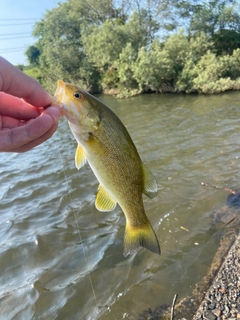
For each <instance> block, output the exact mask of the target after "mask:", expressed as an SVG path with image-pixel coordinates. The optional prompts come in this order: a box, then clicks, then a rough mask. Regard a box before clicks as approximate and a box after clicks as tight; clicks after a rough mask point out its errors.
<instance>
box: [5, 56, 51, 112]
mask: <svg viewBox="0 0 240 320" xmlns="http://www.w3.org/2000/svg"><path fill="white" fill-rule="evenodd" d="M0 91H4V92H6V93H9V94H11V95H14V96H16V97H19V98H23V99H24V100H25V101H27V102H28V103H30V104H32V105H34V106H36V107H46V106H49V105H51V104H52V102H53V99H52V97H51V96H50V94H49V93H47V92H46V91H45V90H44V89H43V87H42V86H41V85H40V83H39V82H38V81H37V80H35V79H33V78H31V77H29V76H27V75H26V74H24V73H23V72H22V71H20V70H19V69H18V68H16V67H14V66H13V65H12V64H11V63H9V62H8V61H7V60H5V59H4V58H2V57H0Z"/></svg>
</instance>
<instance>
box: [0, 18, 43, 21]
mask: <svg viewBox="0 0 240 320" xmlns="http://www.w3.org/2000/svg"><path fill="white" fill-rule="evenodd" d="M16 20H40V18H21V19H20V18H19V19H10V18H9V19H0V21H16Z"/></svg>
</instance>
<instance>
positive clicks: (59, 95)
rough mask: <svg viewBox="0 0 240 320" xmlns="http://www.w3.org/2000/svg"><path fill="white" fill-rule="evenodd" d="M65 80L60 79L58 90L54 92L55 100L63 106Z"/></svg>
mask: <svg viewBox="0 0 240 320" xmlns="http://www.w3.org/2000/svg"><path fill="white" fill-rule="evenodd" d="M65 86H66V84H65V82H64V81H62V80H58V82H57V90H56V92H55V94H54V97H53V99H54V102H55V103H56V104H60V106H61V107H62V98H63V93H64V90H65Z"/></svg>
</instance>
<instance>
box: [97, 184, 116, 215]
mask: <svg viewBox="0 0 240 320" xmlns="http://www.w3.org/2000/svg"><path fill="white" fill-rule="evenodd" d="M116 205H117V202H116V201H115V200H114V199H113V198H112V197H111V196H110V195H109V193H108V192H107V191H106V190H105V189H104V188H103V186H101V185H99V187H98V193H97V197H96V201H95V206H96V208H97V209H98V210H99V211H105V212H107V211H112V210H113V209H115V207H116Z"/></svg>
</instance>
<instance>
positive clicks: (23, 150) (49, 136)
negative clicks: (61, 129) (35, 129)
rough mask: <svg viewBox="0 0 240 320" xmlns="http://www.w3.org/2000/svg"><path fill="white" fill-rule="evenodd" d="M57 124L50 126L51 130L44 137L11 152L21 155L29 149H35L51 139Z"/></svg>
mask: <svg viewBox="0 0 240 320" xmlns="http://www.w3.org/2000/svg"><path fill="white" fill-rule="evenodd" d="M57 127H58V124H55V125H53V126H52V128H51V129H50V130H48V131H47V132H46V133H45V134H44V135H42V136H41V137H40V138H38V139H36V140H33V141H31V142H29V143H27V144H25V145H23V146H22V147H19V148H16V149H13V150H11V152H18V153H22V152H26V151H29V150H31V149H33V148H34V147H37V146H38V145H40V144H41V143H43V142H44V141H46V140H48V139H49V138H51V136H52V135H53V134H54V132H55V131H56V130H57Z"/></svg>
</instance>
